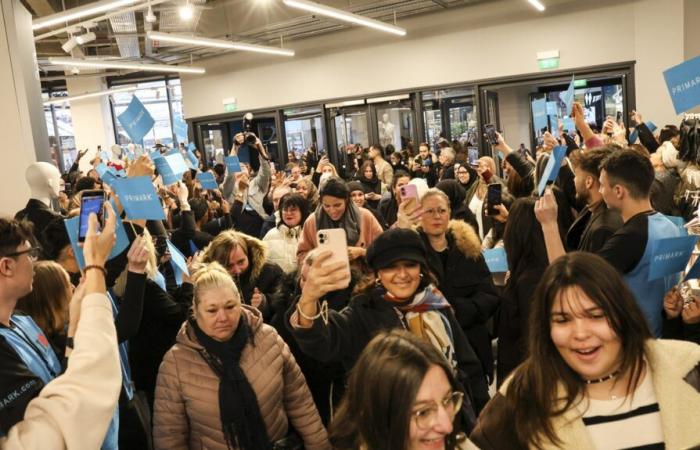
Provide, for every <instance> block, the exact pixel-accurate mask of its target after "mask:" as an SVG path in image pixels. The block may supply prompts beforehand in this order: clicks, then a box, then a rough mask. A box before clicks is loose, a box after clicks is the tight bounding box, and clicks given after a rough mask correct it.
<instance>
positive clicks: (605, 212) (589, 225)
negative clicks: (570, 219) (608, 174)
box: [566, 200, 622, 253]
mask: <svg viewBox="0 0 700 450" xmlns="http://www.w3.org/2000/svg"><path fill="white" fill-rule="evenodd" d="M620 227H622V217H620V213H619V212H617V211H613V210H611V209H609V208H608V207H607V206H606V205H605V202H603V201H602V200H601V201H600V202H599V203H598V204H596V205H594V206H593V208H592V209H589V208H586V209H584V210H583V211H581V213H580V214H579V216H578V217H577V218H576V220H575V221H574V223H573V224H572V225H571V227H569V232H568V233H567V234H566V246H567V247H568V248H569V249H570V250H580V251H584V252H591V253H596V252H597V251H598V250H600V249H601V248H603V245H605V243H606V242H607V240H608V239H610V237H611V236H612V235H613V234H615V232H616V231H617V230H619V229H620Z"/></svg>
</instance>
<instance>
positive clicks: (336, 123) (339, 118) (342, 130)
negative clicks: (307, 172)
mask: <svg viewBox="0 0 700 450" xmlns="http://www.w3.org/2000/svg"><path fill="white" fill-rule="evenodd" d="M329 117H331V118H332V123H333V132H334V136H333V142H334V143H335V149H334V150H335V151H334V152H331V155H330V159H331V161H332V162H333V163H334V164H335V163H336V161H339V157H340V156H341V155H342V154H343V151H344V150H345V147H346V146H348V145H350V144H358V145H361V146H362V148H367V147H369V145H370V130H369V119H368V110H367V107H366V106H362V107H354V108H331V109H329Z"/></svg>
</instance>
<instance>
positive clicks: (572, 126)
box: [562, 117, 576, 132]
mask: <svg viewBox="0 0 700 450" xmlns="http://www.w3.org/2000/svg"><path fill="white" fill-rule="evenodd" d="M562 122H564V131H569V132H573V131H576V122H574V119H572V118H571V117H564V118H563V119H562Z"/></svg>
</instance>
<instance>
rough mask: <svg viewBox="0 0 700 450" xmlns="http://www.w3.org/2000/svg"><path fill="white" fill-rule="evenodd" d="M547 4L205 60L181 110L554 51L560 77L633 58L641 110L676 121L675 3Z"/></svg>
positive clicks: (187, 82)
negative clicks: (667, 76)
mask: <svg viewBox="0 0 700 450" xmlns="http://www.w3.org/2000/svg"><path fill="white" fill-rule="evenodd" d="M686 1H687V0H686ZM690 1H693V0H690ZM695 1H697V0H695ZM551 3H556V4H555V5H554V6H551V7H549V8H548V9H547V11H546V13H544V14H538V13H537V12H536V11H534V10H533V9H532V8H531V7H530V6H529V5H528V4H527V2H525V1H522V0H503V1H497V2H491V3H485V4H480V5H477V6H473V7H467V8H461V9H455V10H449V11H446V12H441V13H435V14H431V15H424V16H419V17H416V18H409V19H405V20H401V21H400V25H401V26H404V27H406V28H407V29H408V35H407V37H405V38H397V37H392V36H388V35H384V34H382V33H377V32H374V31H369V30H366V29H357V28H356V29H353V30H351V31H346V32H342V33H336V34H333V35H329V36H323V37H320V38H314V39H308V40H303V41H298V42H292V43H290V44H289V47H292V48H294V49H295V50H296V51H297V55H296V56H295V57H294V58H293V59H276V58H273V57H268V56H265V57H258V56H255V57H251V56H248V55H240V54H234V53H231V54H228V55H225V56H222V57H218V58H215V59H211V60H207V61H205V62H204V65H205V66H206V67H207V70H208V73H207V75H205V76H187V77H185V78H183V96H184V102H185V111H186V112H187V115H188V117H198V116H205V115H212V114H221V113H223V112H224V111H223V104H222V101H221V100H222V99H223V98H226V97H235V98H237V99H238V109H239V110H247V109H257V108H267V107H274V106H281V105H287V104H294V103H302V102H309V101H314V100H322V99H330V98H339V97H351V96H360V95H364V94H370V93H376V92H382V91H387V90H397V89H409V88H415V87H421V86H429V85H439V84H446V83H457V82H463V81H470V80H478V79H487V78H495V77H503V76H509V75H518V74H525V73H535V72H538V67H537V59H536V54H537V52H538V51H544V50H551V49H558V50H559V51H560V55H561V61H560V68H561V69H573V68H576V67H584V66H593V65H600V64H609V63H617V62H622V61H632V60H636V61H637V70H636V79H637V92H636V96H637V104H638V105H639V107H640V109H642V110H644V111H647V116H650V117H651V116H653V117H654V118H655V121H656V122H657V123H665V122H667V121H670V122H675V121H677V119H676V116H675V114H673V110H672V107H671V101H670V99H669V98H668V94H667V92H666V88H665V85H664V84H663V78H662V76H661V72H662V70H664V69H666V68H668V67H669V66H671V65H673V64H677V63H679V62H680V61H682V59H683V48H684V46H683V36H684V34H683V6H684V0H639V1H630V0H628V1H619V2H608V1H598V0H587V1H585V2H582V1H578V2H572V1H569V0H560V1H559V2H555V1H553V2H551ZM699 3H700V2H699ZM200 64H201V62H198V65H200Z"/></svg>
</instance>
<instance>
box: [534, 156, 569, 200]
mask: <svg viewBox="0 0 700 450" xmlns="http://www.w3.org/2000/svg"><path fill="white" fill-rule="evenodd" d="M565 156H566V146H564V145H558V146H556V147H554V148H553V149H552V154H551V155H549V159H548V160H547V165H546V166H545V168H544V171H543V172H542V178H541V179H540V182H539V185H538V186H537V193H538V194H539V196H540V197H542V194H544V188H546V187H547V185H548V184H551V183H554V180H556V179H557V176H559V169H560V168H561V162H562V160H563V159H564V157H565Z"/></svg>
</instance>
